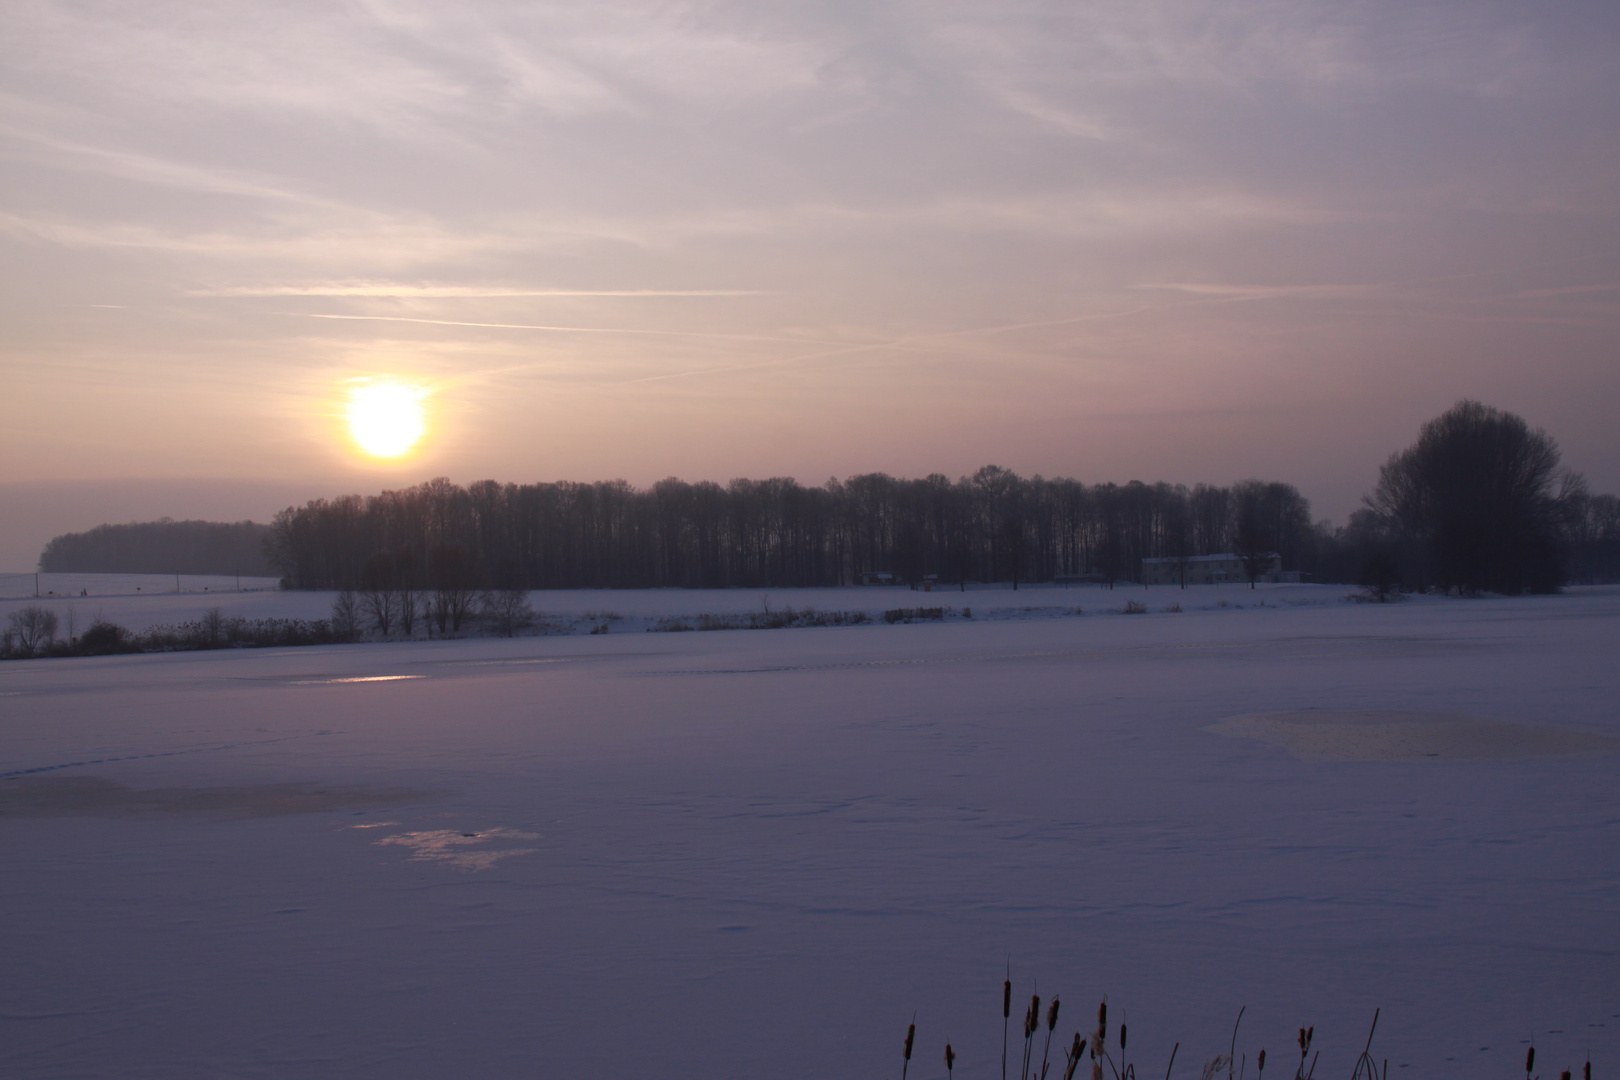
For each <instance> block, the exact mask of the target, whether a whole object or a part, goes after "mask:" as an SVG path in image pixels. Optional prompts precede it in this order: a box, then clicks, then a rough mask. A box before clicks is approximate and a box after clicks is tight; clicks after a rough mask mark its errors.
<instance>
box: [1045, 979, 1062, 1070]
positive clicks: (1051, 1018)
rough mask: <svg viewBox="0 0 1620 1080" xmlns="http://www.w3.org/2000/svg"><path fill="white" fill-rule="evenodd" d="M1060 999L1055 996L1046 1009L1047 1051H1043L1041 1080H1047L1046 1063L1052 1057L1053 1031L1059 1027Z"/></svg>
mask: <svg viewBox="0 0 1620 1080" xmlns="http://www.w3.org/2000/svg"><path fill="white" fill-rule="evenodd" d="M1058 1004H1059V1002H1058V999H1057V998H1056V997H1055V996H1054V997H1053V998H1052V1004H1050V1005H1048V1006H1047V1007H1046V1049H1044V1050H1042V1051H1041V1080H1046V1062H1047V1059H1048V1058H1050V1057H1051V1056H1052V1029H1053V1028H1055V1027H1057V1017H1058Z"/></svg>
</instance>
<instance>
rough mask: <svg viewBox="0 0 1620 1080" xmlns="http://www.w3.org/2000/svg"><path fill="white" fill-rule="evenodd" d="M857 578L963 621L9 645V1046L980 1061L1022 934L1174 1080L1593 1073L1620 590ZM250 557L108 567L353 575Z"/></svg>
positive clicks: (179, 1057)
mask: <svg viewBox="0 0 1620 1080" xmlns="http://www.w3.org/2000/svg"><path fill="white" fill-rule="evenodd" d="M829 591H830V592H837V593H839V594H840V596H829V597H826V598H819V597H816V598H812V597H810V596H808V595H803V596H801V595H800V594H793V593H782V594H773V597H775V596H778V595H779V599H775V600H773V602H776V603H782V604H783V605H784V606H796V607H806V606H814V607H818V608H822V609H825V610H850V609H852V607H853V602H852V601H851V600H849V599H848V597H849V596H850V595H852V594H856V593H861V592H863V591H862V590H829ZM866 592H868V593H870V594H872V595H873V596H874V599H873V600H871V601H869V602H868V603H869V604H870V606H871V607H872V609H873V610H881V609H882V608H884V607H893V606H914V605H915V606H921V605H924V604H941V603H943V604H952V605H958V606H960V605H962V604H971V605H972V606H973V608H974V609H975V613H976V615H979V616H980V617H977V618H975V619H974V620H973V621H964V620H955V621H950V622H946V623H942V624H936V623H919V624H915V625H896V626H888V625H875V626H862V627H853V628H835V629H801V630H776V631H724V632H713V633H685V634H648V633H617V632H616V633H610V634H606V635H601V636H570V637H536V638H518V639H513V640H489V639H469V640H458V641H440V642H417V643H408V644H389V645H376V644H372V645H354V646H341V647H324V648H307V649H296V650H265V651H249V650H241V651H228V652H212V653H175V654H164V655H145V656H129V657H109V658H97V659H75V660H51V661H26V662H8V663H5V664H0V774H3V775H4V778H3V779H0V844H3V855H4V862H5V867H6V870H5V873H4V874H3V875H0V952H3V955H4V956H5V958H6V972H7V977H6V978H5V979H3V980H0V1075H6V1076H28V1077H86V1076H95V1077H114V1076H116V1077H153V1078H157V1077H164V1078H193V1077H195V1078H203V1077H209V1078H214V1077H227V1076H228V1077H255V1078H257V1077H264V1078H271V1077H276V1078H282V1077H289V1076H297V1077H310V1078H333V1080H336V1078H339V1077H342V1078H373V1077H374V1078H379V1080H380V1078H415V1077H422V1078H428V1077H434V1078H441V1077H507V1076H518V1075H524V1076H541V1077H585V1076H628V1075H648V1076H669V1077H690V1078H706V1077H745V1076H747V1077H856V1076H891V1075H892V1076H897V1075H898V1074H899V1066H900V1060H899V1057H900V1054H899V1047H900V1041H901V1038H902V1037H903V1035H904V1033H905V1028H906V1024H907V1023H908V1022H909V1021H910V1020H911V1018H912V1015H913V1013H914V1012H915V1014H916V1018H917V1028H918V1051H917V1057H916V1059H915V1060H914V1061H913V1063H912V1066H913V1067H912V1070H911V1075H912V1076H916V1077H922V1078H932V1077H935V1076H943V1074H944V1068H943V1064H942V1063H941V1061H940V1050H941V1049H942V1047H943V1043H944V1042H945V1040H946V1039H950V1040H951V1042H952V1043H953V1045H954V1046H955V1049H956V1051H957V1053H958V1055H959V1058H958V1062H957V1075H958V1076H961V1077H968V1078H988V1077H992V1076H999V1068H1000V1064H999V1062H1000V1051H1001V1047H1000V1035H1001V1033H1000V1016H999V1012H1000V993H1001V986H1000V984H1001V979H1002V972H1003V968H1004V965H1005V964H1006V962H1007V960H1008V958H1009V957H1010V958H1011V960H1012V965H1013V978H1014V982H1015V988H1016V992H1017V994H1018V995H1019V997H1021V998H1022V999H1023V1000H1024V1001H1027V998H1028V994H1029V993H1030V991H1031V990H1032V988H1033V987H1032V980H1035V979H1038V980H1039V988H1040V992H1041V993H1042V995H1043V997H1049V996H1050V995H1051V994H1052V993H1054V992H1057V993H1060V994H1061V996H1062V999H1063V1002H1064V1006H1063V1013H1062V1016H1061V1018H1060V1021H1059V1025H1058V1036H1057V1039H1056V1040H1055V1042H1060V1043H1063V1044H1066V1043H1067V1041H1068V1039H1069V1037H1070V1035H1071V1034H1072V1032H1073V1030H1074V1029H1075V1028H1076V1027H1081V1028H1089V1026H1090V1023H1089V1022H1090V1021H1091V1020H1092V1019H1093V1018H1094V1015H1095V1008H1096V1004H1097V1002H1098V1000H1100V998H1101V997H1102V996H1103V995H1104V994H1107V995H1108V1000H1109V1003H1110V1005H1109V1012H1110V1018H1111V1020H1113V1021H1114V1022H1116V1023H1117V1022H1118V1020H1120V1019H1124V1020H1127V1021H1128V1022H1129V1024H1130V1029H1131V1038H1130V1049H1131V1055H1130V1057H1131V1059H1132V1060H1133V1061H1136V1062H1138V1068H1139V1070H1140V1073H1141V1075H1142V1076H1143V1077H1144V1078H1146V1077H1149V1076H1160V1075H1163V1071H1164V1068H1165V1062H1166V1059H1167V1057H1168V1055H1169V1052H1170V1048H1171V1045H1172V1043H1174V1042H1175V1041H1177V1040H1179V1041H1180V1042H1181V1044H1182V1045H1181V1050H1180V1054H1179V1055H1178V1057H1177V1059H1176V1066H1175V1072H1174V1076H1176V1077H1183V1078H1188V1077H1196V1076H1197V1075H1198V1070H1199V1066H1200V1064H1201V1063H1202V1062H1203V1061H1204V1060H1206V1059H1208V1058H1210V1057H1213V1056H1214V1055H1215V1054H1217V1053H1224V1052H1225V1050H1226V1047H1227V1045H1228V1040H1229V1038H1230V1036H1231V1025H1232V1020H1233V1018H1234V1017H1235V1015H1236V1013H1237V1011H1238V1009H1239V1007H1240V1006H1247V1007H1248V1012H1247V1014H1246V1015H1245V1017H1244V1020H1243V1026H1242V1029H1241V1030H1240V1032H1239V1037H1238V1046H1239V1049H1240V1051H1247V1053H1248V1054H1249V1057H1250V1059H1251V1060H1250V1066H1249V1067H1250V1069H1251V1070H1252V1068H1253V1062H1252V1058H1253V1055H1254V1053H1255V1052H1256V1051H1257V1050H1258V1049H1259V1048H1260V1047H1262V1046H1264V1047H1266V1049H1267V1051H1268V1057H1269V1059H1270V1060H1269V1061H1268V1065H1270V1067H1271V1069H1273V1070H1275V1075H1280V1076H1286V1075H1288V1074H1289V1073H1290V1071H1291V1067H1292V1063H1291V1060H1290V1059H1291V1058H1292V1057H1293V1055H1292V1053H1291V1050H1292V1046H1293V1039H1294V1032H1295V1029H1296V1028H1298V1027H1300V1026H1304V1025H1314V1026H1315V1028H1316V1046H1317V1048H1319V1049H1320V1050H1321V1052H1322V1064H1321V1066H1320V1067H1319V1069H1320V1071H1319V1072H1318V1074H1317V1075H1318V1076H1345V1077H1347V1076H1348V1075H1349V1073H1350V1069H1351V1063H1352V1061H1353V1060H1354V1058H1355V1056H1356V1054H1357V1053H1358V1052H1359V1051H1360V1048H1361V1044H1362V1042H1363V1040H1364V1039H1365V1037H1366V1031H1367V1024H1368V1022H1369V1021H1370V1020H1371V1017H1372V1013H1373V1010H1374V1008H1375V1007H1382V1009H1383V1014H1382V1019H1381V1020H1380V1022H1379V1026H1378V1032H1377V1037H1376V1039H1375V1040H1374V1043H1373V1051H1374V1055H1375V1056H1377V1057H1379V1058H1383V1057H1388V1059H1389V1061H1390V1068H1391V1074H1392V1075H1400V1076H1411V1077H1457V1078H1462V1077H1478V1076H1485V1075H1495V1076H1511V1075H1516V1073H1517V1070H1518V1069H1519V1068H1520V1067H1521V1066H1522V1064H1523V1060H1524V1047H1525V1042H1524V1040H1527V1039H1529V1038H1530V1037H1531V1036H1532V1033H1533V1034H1534V1037H1535V1039H1536V1044H1537V1047H1538V1054H1537V1065H1538V1070H1537V1071H1538V1072H1540V1073H1541V1074H1542V1075H1544V1076H1548V1075H1550V1076H1556V1075H1557V1074H1558V1071H1559V1070H1561V1069H1563V1068H1574V1069H1575V1070H1576V1073H1577V1075H1579V1067H1580V1062H1582V1061H1584V1060H1586V1056H1587V1054H1588V1053H1590V1054H1591V1057H1592V1060H1593V1062H1594V1069H1595V1070H1596V1072H1597V1074H1598V1075H1600V1076H1602V1075H1612V1074H1613V1072H1614V1070H1615V1067H1616V1062H1617V1061H1620V917H1617V914H1620V793H1617V786H1616V765H1617V763H1620V756H1617V755H1616V753H1615V748H1616V747H1617V746H1620V715H1617V710H1616V702H1617V700H1620V693H1617V692H1620V663H1617V662H1616V655H1617V648H1616V647H1617V645H1620V590H1616V589H1585V590H1572V591H1571V592H1570V593H1569V594H1568V595H1565V596H1560V597H1545V598H1530V599H1517V600H1480V601H1444V600H1434V599H1428V600H1424V601H1415V602H1411V603H1406V604H1396V605H1387V606H1377V605H1352V604H1347V603H1343V602H1342V601H1340V600H1338V599H1337V598H1338V597H1342V595H1343V592H1344V590H1343V589H1337V590H1326V589H1312V588H1310V587H1301V588H1294V589H1289V588H1288V587H1279V588H1278V589H1276V590H1272V591H1270V592H1269V593H1268V592H1267V591H1265V590H1257V591H1255V592H1249V591H1246V590H1238V589H1232V588H1226V589H1222V590H1220V591H1219V595H1218V596H1217V595H1215V593H1214V592H1213V591H1210V592H1205V593H1197V594H1196V595H1192V596H1189V595H1188V594H1179V593H1178V591H1176V590H1168V589H1165V590H1158V589H1156V590H1153V591H1152V592H1151V593H1150V594H1143V592H1142V590H1135V591H1134V592H1133V591H1130V590H1124V589H1121V590H1116V591H1115V592H1113V593H1107V592H1104V591H1100V590H1097V589H1095V588H1092V589H1075V590H1067V591H1065V590H1034V589H1032V590H1021V591H1020V593H1019V594H1012V593H1011V592H1010V591H1004V592H999V593H992V592H989V591H985V592H980V593H975V592H969V593H968V594H966V596H965V597H964V596H963V595H962V594H957V593H951V592H944V593H936V594H932V595H929V594H917V593H911V592H909V591H905V590H867V591H866ZM1143 595H1145V597H1146V599H1147V601H1148V603H1149V607H1150V611H1151V612H1152V613H1151V614H1148V615H1145V616H1139V617H1127V616H1121V615H1112V614H1107V613H1106V612H1107V611H1108V610H1110V609H1112V608H1117V607H1118V606H1120V605H1121V604H1123V603H1124V601H1125V600H1127V599H1131V598H1133V597H1138V596H1143ZM235 596H236V597H237V599H235V600H232V599H231V598H230V596H229V595H227V596H222V597H220V598H219V600H218V601H215V600H214V599H213V598H212V597H209V598H208V600H207V602H206V603H204V602H202V601H201V600H200V599H199V598H197V597H193V596H187V595H185V594H180V595H177V596H174V597H170V598H169V599H168V600H167V601H163V600H160V599H159V598H155V597H150V596H146V595H144V594H143V595H142V596H141V597H139V598H122V599H119V598H106V599H105V600H104V601H102V602H103V604H104V605H105V608H106V610H105V612H104V614H105V615H106V616H107V617H109V618H116V621H121V622H125V624H126V625H135V624H136V621H137V620H136V617H135V615H132V614H131V613H136V614H138V613H139V612H141V611H154V612H155V611H157V610H158V609H159V608H162V611H163V614H162V617H157V616H156V615H153V616H152V617H151V618H150V620H149V621H153V622H167V621H176V620H177V619H179V618H182V617H185V618H194V617H196V614H198V613H200V611H201V610H203V609H205V608H206V607H207V606H212V605H213V604H214V603H216V602H217V603H218V604H219V606H221V607H222V608H225V609H226V610H227V614H232V615H250V614H261V615H278V616H279V615H292V614H301V615H302V616H303V617H319V616H321V615H324V614H325V611H326V608H327V607H328V606H329V605H330V599H331V598H330V596H329V595H326V596H322V595H321V594H235ZM726 597H730V601H729V602H731V603H734V604H736V605H738V607H737V608H736V610H753V609H755V608H756V607H757V606H758V605H760V604H762V603H763V599H762V597H761V595H759V594H753V593H747V592H743V591H736V592H733V593H730V594H714V597H713V598H711V597H709V596H703V595H699V594H694V593H683V592H660V593H592V594H537V595H536V605H537V606H539V607H541V608H548V607H552V608H557V609H558V610H561V608H562V607H566V606H567V605H575V606H577V607H578V608H579V611H580V612H584V611H613V612H615V613H618V614H622V615H623V616H624V617H625V618H624V621H625V623H626V624H630V623H631V621H632V620H634V619H643V620H647V619H651V618H654V617H655V616H657V615H659V614H660V613H663V614H691V613H695V612H698V611H702V610H716V605H717V604H719V603H720V602H721V601H722V599H724V598H726ZM1262 598H1264V599H1266V600H1267V606H1266V607H1256V606H1254V603H1255V602H1256V601H1258V600H1260V599H1262ZM1178 601H1179V602H1181V603H1183V605H1184V606H1185V607H1186V610H1185V612H1184V613H1181V614H1163V613H1161V612H1162V609H1163V608H1164V607H1165V606H1167V605H1169V604H1171V603H1176V602H1178ZM1223 601H1225V602H1226V604H1227V606H1225V607H1221V606H1220V605H1221V603H1222V602H1223ZM1071 602H1072V603H1073V604H1074V605H1076V606H1081V607H1082V608H1083V609H1084V610H1085V611H1086V614H1085V615H1083V616H1080V617H1063V618H1057V617H1052V618H1047V617H1036V616H1037V615H1038V614H1039V613H1031V614H1030V617H1016V618H1015V617H1003V618H987V617H984V615H980V613H981V612H982V613H984V614H985V615H988V614H989V613H990V612H992V611H1003V612H1007V613H1011V614H1016V613H1017V611H1018V609H1020V608H1021V607H1025V606H1029V607H1047V608H1055V609H1062V608H1064V607H1067V606H1069V605H1070V604H1071ZM18 603H20V601H8V602H6V604H4V605H0V614H3V613H4V612H5V611H7V610H14V609H15V607H16V606H18ZM1237 603H1242V604H1244V605H1245V606H1244V607H1243V608H1242V609H1238V608H1237V607H1236V606H1235V605H1236V604H1237ZM165 604H167V605H168V606H166V607H165V606H163V605H165ZM187 604H190V605H192V607H195V608H196V609H197V610H196V612H195V613H193V614H190V615H185V614H184V612H185V611H186V610H190V609H189V608H186V607H185V606H184V605H187ZM587 604H589V605H590V606H589V607H587V606H585V605H587ZM227 605H235V606H230V607H227ZM297 605H308V606H310V607H311V608H312V610H310V611H307V612H304V611H302V610H301V609H299V608H298V607H297ZM80 618H81V624H82V623H83V621H84V620H83V618H82V616H81V617H80ZM1211 728H1214V730H1211ZM1021 1007H1022V1002H1021V1001H1015V1006H1014V1020H1013V1024H1014V1029H1015V1030H1014V1040H1015V1042H1016V1040H1017V1030H1016V1029H1017V1024H1018V1015H1019V1009H1021ZM1017 1057H1018V1054H1017V1052H1016V1050H1015V1054H1014V1058H1015V1075H1016V1059H1017ZM1082 1075H1084V1071H1082ZM1223 1075H1224V1073H1223ZM1251 1075H1252V1072H1251ZM1268 1075H1269V1074H1268Z"/></svg>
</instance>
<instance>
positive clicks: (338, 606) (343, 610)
mask: <svg viewBox="0 0 1620 1080" xmlns="http://www.w3.org/2000/svg"><path fill="white" fill-rule="evenodd" d="M332 633H333V634H335V635H336V636H337V638H338V640H340V641H354V640H355V639H356V638H358V637H359V636H360V601H359V600H358V599H357V598H356V597H355V595H354V591H353V590H352V589H344V590H343V591H342V592H340V593H338V594H337V599H335V600H333V601H332Z"/></svg>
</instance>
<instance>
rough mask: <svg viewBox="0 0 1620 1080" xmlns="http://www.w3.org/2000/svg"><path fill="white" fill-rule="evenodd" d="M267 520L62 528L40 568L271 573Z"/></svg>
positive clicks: (104, 571) (71, 571) (169, 521)
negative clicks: (79, 529)
mask: <svg viewBox="0 0 1620 1080" xmlns="http://www.w3.org/2000/svg"><path fill="white" fill-rule="evenodd" d="M269 535H270V527H269V526H268V525H259V524H256V523H254V522H251V521H238V522H232V523H229V524H226V523H221V522H214V521H174V520H172V519H170V518H164V519H162V520H161V521H146V522H131V523H130V524H127V525H98V526H96V527H95V528H94V529H91V530H90V531H89V532H82V533H65V534H63V535H62V536H58V537H56V538H55V539H53V540H52V541H51V542H50V543H48V544H46V545H45V550H44V552H43V553H41V554H40V557H39V569H40V571H41V572H42V573H52V574H176V573H178V574H242V575H244V576H265V575H270V574H273V573H275V571H274V570H273V569H272V568H271V566H270V563H269V561H268V559H267V558H266V555H265V540H266V538H267V537H268V536H269Z"/></svg>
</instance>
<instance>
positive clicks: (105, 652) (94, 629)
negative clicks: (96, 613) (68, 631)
mask: <svg viewBox="0 0 1620 1080" xmlns="http://www.w3.org/2000/svg"><path fill="white" fill-rule="evenodd" d="M78 646H79V652H80V653H81V654H82V655H84V656H110V655H112V654H113V653H124V652H135V651H137V650H138V648H139V646H138V645H136V644H135V643H133V642H131V641H130V633H129V631H128V630H125V629H124V628H123V627H122V626H119V625H118V624H117V623H110V622H106V621H103V620H97V621H96V622H93V623H91V624H90V625H89V626H88V627H87V628H86V629H85V631H84V633H82V634H80V635H79V641H78Z"/></svg>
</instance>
